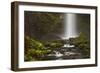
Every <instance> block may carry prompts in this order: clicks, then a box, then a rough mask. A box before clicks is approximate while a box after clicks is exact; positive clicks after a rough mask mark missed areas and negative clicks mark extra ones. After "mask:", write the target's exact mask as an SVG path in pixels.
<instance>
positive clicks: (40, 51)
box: [25, 36, 50, 61]
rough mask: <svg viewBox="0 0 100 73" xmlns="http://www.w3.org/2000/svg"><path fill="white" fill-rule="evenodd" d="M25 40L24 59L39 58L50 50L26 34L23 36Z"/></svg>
mask: <svg viewBox="0 0 100 73" xmlns="http://www.w3.org/2000/svg"><path fill="white" fill-rule="evenodd" d="M25 41H26V43H25V49H26V50H25V61H30V60H40V59H41V57H43V56H44V55H46V54H48V53H49V52H50V51H49V50H47V49H46V48H45V46H44V45H43V44H42V43H41V42H39V41H36V40H34V39H32V38H30V37H28V36H27V37H25Z"/></svg>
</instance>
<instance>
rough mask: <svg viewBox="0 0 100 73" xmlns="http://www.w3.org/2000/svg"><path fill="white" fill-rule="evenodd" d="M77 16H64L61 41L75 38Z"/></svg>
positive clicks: (70, 14) (76, 34)
mask: <svg viewBox="0 0 100 73" xmlns="http://www.w3.org/2000/svg"><path fill="white" fill-rule="evenodd" d="M77 36H78V33H77V16H76V14H72V13H68V14H65V21H64V34H63V37H62V39H69V38H71V37H77Z"/></svg>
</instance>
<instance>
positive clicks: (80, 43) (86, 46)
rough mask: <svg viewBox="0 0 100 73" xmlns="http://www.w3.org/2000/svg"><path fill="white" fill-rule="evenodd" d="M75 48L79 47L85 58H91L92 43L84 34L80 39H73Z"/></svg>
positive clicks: (81, 34)
mask: <svg viewBox="0 0 100 73" xmlns="http://www.w3.org/2000/svg"><path fill="white" fill-rule="evenodd" d="M72 41H73V43H72V44H74V45H75V47H78V48H79V49H80V51H81V52H82V54H83V55H84V57H89V55H90V41H89V39H88V38H87V37H86V35H84V34H83V33H80V35H79V37H77V38H74V39H72Z"/></svg>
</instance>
